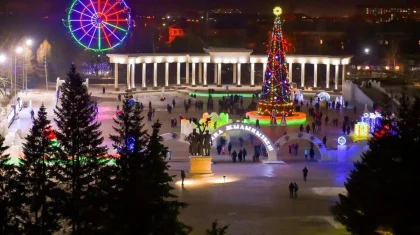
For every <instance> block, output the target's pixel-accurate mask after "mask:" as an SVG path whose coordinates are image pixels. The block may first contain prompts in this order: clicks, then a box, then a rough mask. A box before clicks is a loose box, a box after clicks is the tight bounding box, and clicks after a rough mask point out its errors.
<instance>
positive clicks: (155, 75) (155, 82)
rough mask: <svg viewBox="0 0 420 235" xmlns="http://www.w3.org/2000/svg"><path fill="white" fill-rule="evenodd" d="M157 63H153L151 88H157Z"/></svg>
mask: <svg viewBox="0 0 420 235" xmlns="http://www.w3.org/2000/svg"><path fill="white" fill-rule="evenodd" d="M157 87H158V84H157V63H153V88H155V89H157Z"/></svg>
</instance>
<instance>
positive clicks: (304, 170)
mask: <svg viewBox="0 0 420 235" xmlns="http://www.w3.org/2000/svg"><path fill="white" fill-rule="evenodd" d="M302 172H303V180H304V181H305V182H306V178H307V177H308V168H306V166H305V168H303V170H302Z"/></svg>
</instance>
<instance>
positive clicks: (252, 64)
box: [251, 63, 255, 87]
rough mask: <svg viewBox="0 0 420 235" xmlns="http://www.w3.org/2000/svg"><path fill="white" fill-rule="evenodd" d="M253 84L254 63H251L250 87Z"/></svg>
mask: <svg viewBox="0 0 420 235" xmlns="http://www.w3.org/2000/svg"><path fill="white" fill-rule="evenodd" d="M254 86H255V64H254V63H251V87H254Z"/></svg>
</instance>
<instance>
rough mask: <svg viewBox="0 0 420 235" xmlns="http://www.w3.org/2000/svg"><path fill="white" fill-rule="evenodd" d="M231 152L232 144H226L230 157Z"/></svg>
mask: <svg viewBox="0 0 420 235" xmlns="http://www.w3.org/2000/svg"><path fill="white" fill-rule="evenodd" d="M231 151H232V142H229V144H228V152H229V155H231Z"/></svg>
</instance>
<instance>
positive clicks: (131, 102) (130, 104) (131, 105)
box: [128, 99, 136, 107]
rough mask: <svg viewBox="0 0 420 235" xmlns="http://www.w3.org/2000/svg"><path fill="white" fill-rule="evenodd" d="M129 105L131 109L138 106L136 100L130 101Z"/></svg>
mask: <svg viewBox="0 0 420 235" xmlns="http://www.w3.org/2000/svg"><path fill="white" fill-rule="evenodd" d="M128 105H129V106H130V107H133V106H134V105H136V101H135V100H134V99H130V100H129V101H128Z"/></svg>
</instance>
